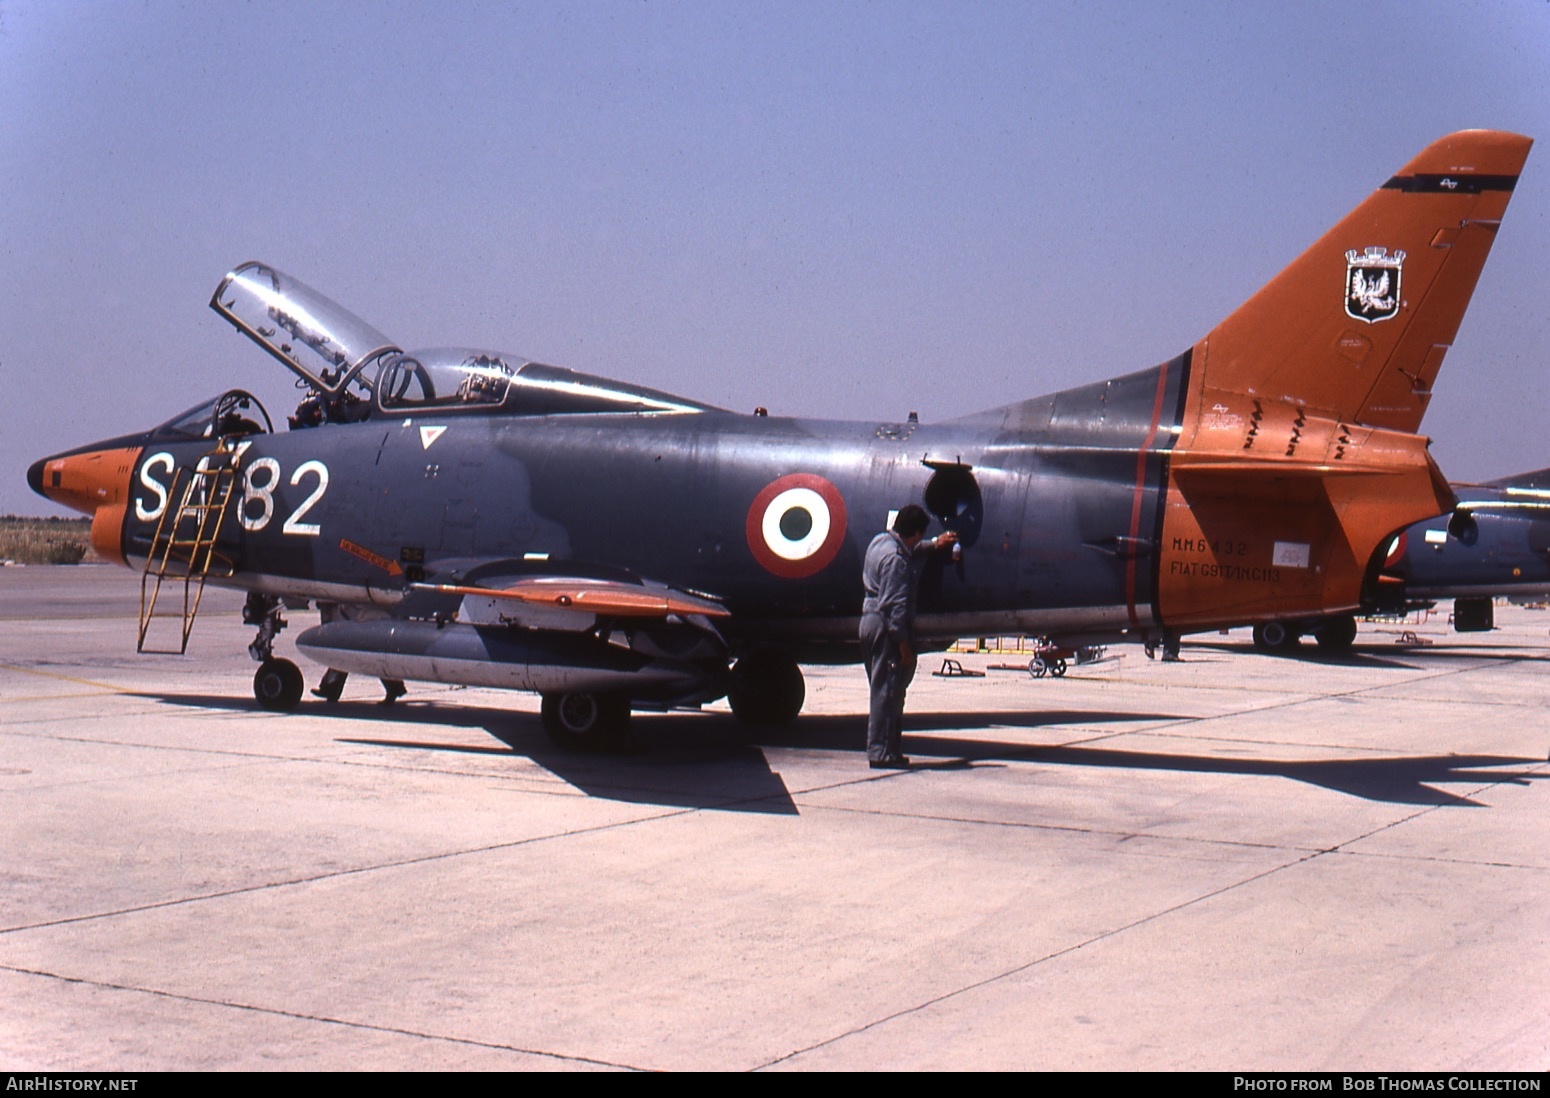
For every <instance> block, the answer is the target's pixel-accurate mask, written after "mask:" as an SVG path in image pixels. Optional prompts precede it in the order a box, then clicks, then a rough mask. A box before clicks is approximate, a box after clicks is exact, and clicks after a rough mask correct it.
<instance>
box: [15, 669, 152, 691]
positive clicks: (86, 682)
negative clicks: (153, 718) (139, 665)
mask: <svg viewBox="0 0 1550 1098" xmlns="http://www.w3.org/2000/svg"><path fill="white" fill-rule="evenodd" d="M0 671H14V672H16V673H17V674H18V675H37V676H39V677H41V678H45V679H57V680H59V681H60V682H70V683H75V684H76V685H77V686H90V687H93V688H95V689H97V690H105V691H107V692H108V693H110V694H128V693H130V692H131V689H132V688H131V687H127V686H114V685H113V684H112V683H107V682H95V681H93V680H92V679H78V678H76V677H75V676H73V675H61V674H60V673H59V672H57V671H40V670H38V669H37V668H36V667H21V666H19V665H18V664H14V663H0ZM47 696H48V697H50V698H52V697H54V695H47ZM78 696H79V695H73V694H72V695H71V697H78Z"/></svg>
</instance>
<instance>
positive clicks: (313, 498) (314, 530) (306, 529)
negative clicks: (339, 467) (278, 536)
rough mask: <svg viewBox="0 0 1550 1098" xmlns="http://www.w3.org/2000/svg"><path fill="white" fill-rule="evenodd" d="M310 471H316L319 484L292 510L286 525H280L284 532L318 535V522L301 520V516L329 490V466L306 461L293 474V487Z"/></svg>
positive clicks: (310, 535)
mask: <svg viewBox="0 0 1550 1098" xmlns="http://www.w3.org/2000/svg"><path fill="white" fill-rule="evenodd" d="M308 473H316V474H317V477H318V486H317V487H316V488H314V489H312V494H311V495H310V496H308V497H307V498H306V499H304V500H302V501H301V506H300V507H298V508H296V510H294V511H292V512H291V517H290V518H288V519H286V520H285V525H284V526H282V527H280V533H282V534H305V535H307V536H308V537H314V538H315V537H317V536H318V532H319V531H318V524H317V523H315V522H301V521H300V519H301V516H302V515H305V514H306V513H307V512H308V511H310V510H312V505H313V504H314V503H316V502H317V501H318V500H320V499H322V498H323V493H324V492H326V491H328V466H326V465H324V464H323V463H322V462H321V461H304V462H302V463H301V464H300V465H298V466H297V467H296V471H295V472H294V473H292V474H291V487H292V488H295V487H296V486H297V485H299V484H300V483H301V478H302V477H304V476H306V475H307V474H308Z"/></svg>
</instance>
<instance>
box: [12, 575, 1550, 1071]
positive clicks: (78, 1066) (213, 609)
mask: <svg viewBox="0 0 1550 1098" xmlns="http://www.w3.org/2000/svg"><path fill="white" fill-rule="evenodd" d="M137 600H138V579H137V577H135V576H133V575H131V574H129V573H126V572H123V571H119V570H115V569H110V568H106V567H89V566H83V567H79V568H5V569H0V806H3V808H0V881H3V887H0V1063H3V1064H4V1065H5V1066H6V1067H7V1068H8V1069H10V1070H22V1071H38V1070H67V1071H114V1072H119V1073H123V1072H133V1071H145V1070H180V1069H217V1068H244V1069H265V1068H274V1069H281V1068H306V1069H350V1068H369V1069H375V1070H383V1069H397V1070H402V1069H439V1068H456V1069H561V1070H574V1069H588V1068H599V1069H610V1068H626V1069H696V1068H700V1069H797V1070H812V1069H857V1068H862V1069H865V1068H889V1069H930V1068H978V1069H997V1068H1013V1069H1045V1068H1078V1069H1080V1068H1142V1069H1170V1068H1207V1069H1230V1070H1234V1071H1255V1070H1268V1069H1284V1070H1309V1071H1316V1070H1317V1071H1332V1070H1353V1071H1356V1070H1385V1071H1386V1070H1482V1071H1509V1070H1542V1069H1544V1068H1545V1066H1546V1065H1547V1063H1550V980H1547V979H1546V978H1545V976H1544V973H1545V972H1546V971H1547V969H1550V842H1547V840H1546V834H1545V832H1546V828H1545V822H1546V820H1547V819H1550V812H1547V808H1550V805H1547V800H1550V787H1547V780H1546V779H1547V775H1550V764H1547V762H1546V757H1547V750H1550V720H1547V719H1546V716H1545V712H1544V705H1543V703H1542V698H1543V695H1544V692H1545V676H1546V674H1547V673H1550V664H1547V660H1550V613H1545V612H1539V611H1533V610H1528V609H1522V608H1509V607H1498V608H1497V622H1498V626H1499V628H1498V629H1497V630H1496V631H1495V632H1492V633H1490V634H1484V635H1466V636H1460V635H1457V634H1453V633H1450V632H1448V631H1447V626H1446V622H1445V619H1444V618H1442V617H1438V616H1434V617H1432V618H1431V619H1430V621H1428V622H1426V623H1425V624H1421V625H1416V626H1407V627H1405V628H1413V629H1414V630H1415V632H1416V633H1417V634H1418V636H1419V638H1420V639H1422V640H1430V641H1431V642H1432V643H1431V644H1426V645H1421V646H1401V645H1398V644H1396V643H1394V641H1395V639H1396V637H1397V636H1398V635H1399V630H1400V627H1398V626H1380V625H1371V624H1366V623H1364V624H1363V625H1362V630H1361V634H1360V636H1359V638H1358V641H1357V648H1356V650H1355V652H1354V653H1353V654H1351V655H1349V656H1346V657H1342V658H1322V657H1319V656H1317V655H1316V654H1314V652H1313V649H1312V646H1311V643H1310V645H1309V646H1308V648H1307V652H1306V654H1305V657H1304V658H1298V659H1293V658H1280V657H1268V656H1261V655H1256V654H1254V653H1253V652H1252V649H1251V646H1250V644H1249V641H1248V634H1247V631H1246V630H1239V631H1235V632H1234V633H1233V634H1231V635H1229V636H1223V637H1218V636H1215V635H1208V636H1203V637H1195V638H1189V639H1188V640H1187V641H1186V644H1185V646H1184V662H1182V663H1178V664H1165V663H1161V662H1156V663H1154V662H1151V661H1148V660H1147V659H1145V658H1144V657H1143V656H1142V654H1141V651H1140V649H1139V647H1129V648H1115V649H1111V650H1110V651H1111V653H1113V654H1115V655H1117V656H1119V657H1120V658H1118V659H1114V660H1110V661H1106V662H1103V663H1098V664H1094V665H1089V666H1082V667H1073V668H1072V669H1071V671H1070V673H1069V674H1068V675H1067V676H1066V677H1065V678H1064V679H1060V680H1056V679H1052V678H1045V679H1041V680H1034V679H1032V678H1031V677H1030V676H1028V675H1027V674H1026V673H1022V672H1005V671H989V672H988V673H987V675H986V676H985V677H984V678H956V679H943V678H936V677H933V676H931V675H930V674H929V673H928V672H929V671H931V670H933V669H935V668H936V667H937V666H939V665H940V662H941V657H930V656H927V657H923V660H922V668H921V670H922V673H921V675H920V676H919V677H918V678H917V679H916V684H915V686H914V688H913V689H912V690H911V694H910V706H909V714H908V716H907V718H906V728H905V730H906V738H905V748H906V751H908V753H909V754H910V755H912V756H913V757H914V759H915V761H916V768H915V769H914V770H911V771H909V772H886V771H871V770H868V769H867V768H866V763H865V756H864V751H863V745H864V740H865V724H866V719H865V710H866V689H865V682H864V678H863V675H862V672H861V671H860V669H859V668H856V667H848V668H809V669H808V705H807V709H806V710H805V713H804V716H803V717H802V719H801V720H799V721H798V722H797V723H796V724H795V725H794V726H792V727H791V728H788V729H783V730H779V731H777V732H757V731H750V730H748V729H745V728H743V727H742V726H741V725H739V724H738V723H737V722H736V721H735V720H733V719H732V718H731V717H730V715H729V714H727V713H726V711H725V708H724V706H715V707H711V708H710V709H709V710H707V712H705V713H702V714H688V713H674V714H637V715H636V717H635V728H636V732H637V737H638V745H637V747H636V749H635V750H633V751H632V752H630V753H627V754H623V755H612V756H603V755H574V754H568V753H565V752H562V751H559V750H558V749H556V748H554V747H553V746H551V745H550V744H549V742H548V740H547V739H546V738H545V736H544V733H543V731H542V729H541V727H540V725H539V721H538V717H537V708H538V704H537V702H538V699H537V698H535V697H531V696H527V695H520V694H506V693H502V692H499V691H492V690H479V689H461V688H454V687H448V686H441V685H433V684H413V683H411V684H410V693H409V696H408V698H406V699H405V700H404V701H402V702H400V703H399V704H397V705H395V706H392V707H384V706H379V705H377V704H375V703H376V701H377V700H378V699H379V698H380V696H381V689H380V686H379V685H378V684H377V683H376V682H374V681H372V680H362V679H360V678H359V677H356V678H352V679H351V680H350V682H349V684H348V686H347V687H346V691H345V696H344V700H343V701H342V702H341V703H340V704H338V705H335V706H328V705H325V704H323V703H322V702H319V701H316V700H315V699H312V698H310V697H309V698H307V700H306V702H305V703H304V704H303V706H302V708H301V709H299V710H298V711H297V712H295V713H293V714H285V715H278V714H271V713H265V712H263V711H261V710H259V709H258V708H257V707H256V706H255V704H254V703H253V701H252V695H251V678H252V674H253V670H254V667H255V665H254V664H253V663H252V662H251V660H249V658H248V656H247V653H246V650H245V649H246V645H247V643H248V642H249V640H251V633H252V630H251V629H249V628H247V627H245V626H243V625H242V624H241V621H240V615H239V614H238V613H237V608H238V606H239V605H240V597H239V596H235V595H233V594H231V593H228V592H219V591H213V590H212V591H211V592H209V593H207V595H206V603H205V608H204V612H203V614H202V615H201V617H200V620H199V621H198V623H197V624H196V625H195V628H194V633H193V641H192V643H191V645H190V650H189V653H188V655H186V656H178V655H136V654H135V652H134V640H135V636H134V634H135V613H136V606H137ZM290 616H291V618H292V622H293V624H292V627H291V629H290V631H288V632H287V633H285V634H283V635H282V639H281V643H280V646H279V648H280V651H281V653H282V654H291V652H292V649H291V646H290V644H289V641H290V639H291V638H292V637H293V636H294V635H295V634H296V633H298V632H300V631H301V629H302V628H304V627H305V625H306V624H310V623H311V622H312V621H315V616H314V615H311V614H308V613H304V612H298V613H294V614H291V615H290ZM159 625H162V626H165V630H166V631H165V632H163V633H161V635H160V639H162V640H164V641H165V640H167V639H172V640H174V641H175V625H172V624H168V623H159ZM954 658H957V659H959V660H960V661H961V662H962V664H963V665H964V666H965V667H969V668H974V669H985V668H986V667H987V666H988V665H990V664H995V663H1011V662H1020V661H1018V660H1017V657H1015V656H995V655H972V654H971V655H963V656H957V657H954ZM1025 659H1026V657H1024V660H1025ZM306 670H307V672H308V675H309V680H311V681H314V682H315V680H316V678H317V675H318V672H319V670H320V669H317V668H314V667H310V666H307V667H306Z"/></svg>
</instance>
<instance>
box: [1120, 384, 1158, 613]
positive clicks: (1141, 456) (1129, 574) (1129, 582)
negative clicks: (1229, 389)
mask: <svg viewBox="0 0 1550 1098" xmlns="http://www.w3.org/2000/svg"><path fill="white" fill-rule="evenodd" d="M1167 389H1168V364H1167V363H1166V362H1164V363H1163V364H1162V365H1161V366H1159V367H1158V368H1157V396H1156V397H1155V398H1154V399H1153V400H1152V425H1151V427H1149V428H1148V429H1147V432H1146V440H1145V441H1144V442H1142V443H1141V446H1140V448H1139V449H1138V450H1137V451H1136V492H1135V498H1134V499H1132V500H1131V503H1130V538H1131V542H1132V544H1136V543H1139V541H1140V539H1141V500H1142V498H1143V493H1145V492H1146V453H1147V451H1148V450H1150V449H1151V448H1152V443H1153V442H1155V441H1156V440H1157V425H1158V423H1159V421H1160V420H1161V419H1162V410H1163V397H1164V396H1166V395H1167ZM1157 505H1158V506H1159V507H1161V506H1162V505H1163V501H1162V500H1159V501H1158V503H1157ZM1136 562H1137V556H1136V554H1135V553H1131V554H1130V557H1129V559H1128V560H1127V561H1126V562H1125V606H1126V608H1127V609H1128V610H1129V611H1130V624H1131V627H1132V628H1137V629H1139V628H1140V627H1141V617H1140V615H1139V614H1137V613H1136Z"/></svg>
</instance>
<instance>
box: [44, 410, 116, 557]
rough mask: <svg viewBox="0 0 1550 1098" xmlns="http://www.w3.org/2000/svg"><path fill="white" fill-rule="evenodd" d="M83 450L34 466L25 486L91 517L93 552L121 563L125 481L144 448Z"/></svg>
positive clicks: (112, 446) (107, 446)
mask: <svg viewBox="0 0 1550 1098" xmlns="http://www.w3.org/2000/svg"><path fill="white" fill-rule="evenodd" d="M128 441H130V440H128V439H123V440H118V439H115V440H114V441H113V442H106V443H100V444H98V445H97V446H94V447H93V446H88V447H86V448H84V449H81V450H77V451H75V452H73V453H69V454H59V455H58V456H56V457H47V458H44V459H43V460H42V461H35V462H33V463H32V465H31V467H30V468H28V470H27V483H28V484H29V485H31V486H32V490H33V491H34V492H37V493H38V494H39V495H41V496H46V497H47V498H49V499H51V500H53V501H54V502H55V503H62V504H64V505H65V506H66V507H69V508H71V509H73V510H76V511H80V512H81V513H82V514H87V515H90V516H91V517H92V523H91V542H92V548H94V549H96V550H97V552H98V553H99V554H101V555H102V556H103V557H104V558H106V559H108V560H115V561H118V562H120V563H123V561H124V551H123V544H122V543H123V528H124V512H125V509H126V507H127V505H128V500H129V481H130V478H131V476H132V475H133V474H134V468H135V461H136V459H138V458H139V456H140V453H141V450H142V449H143V447H142V445H141V442H140V440H138V439H136V440H134V444H133V445H123V444H122V443H124V442H128Z"/></svg>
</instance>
